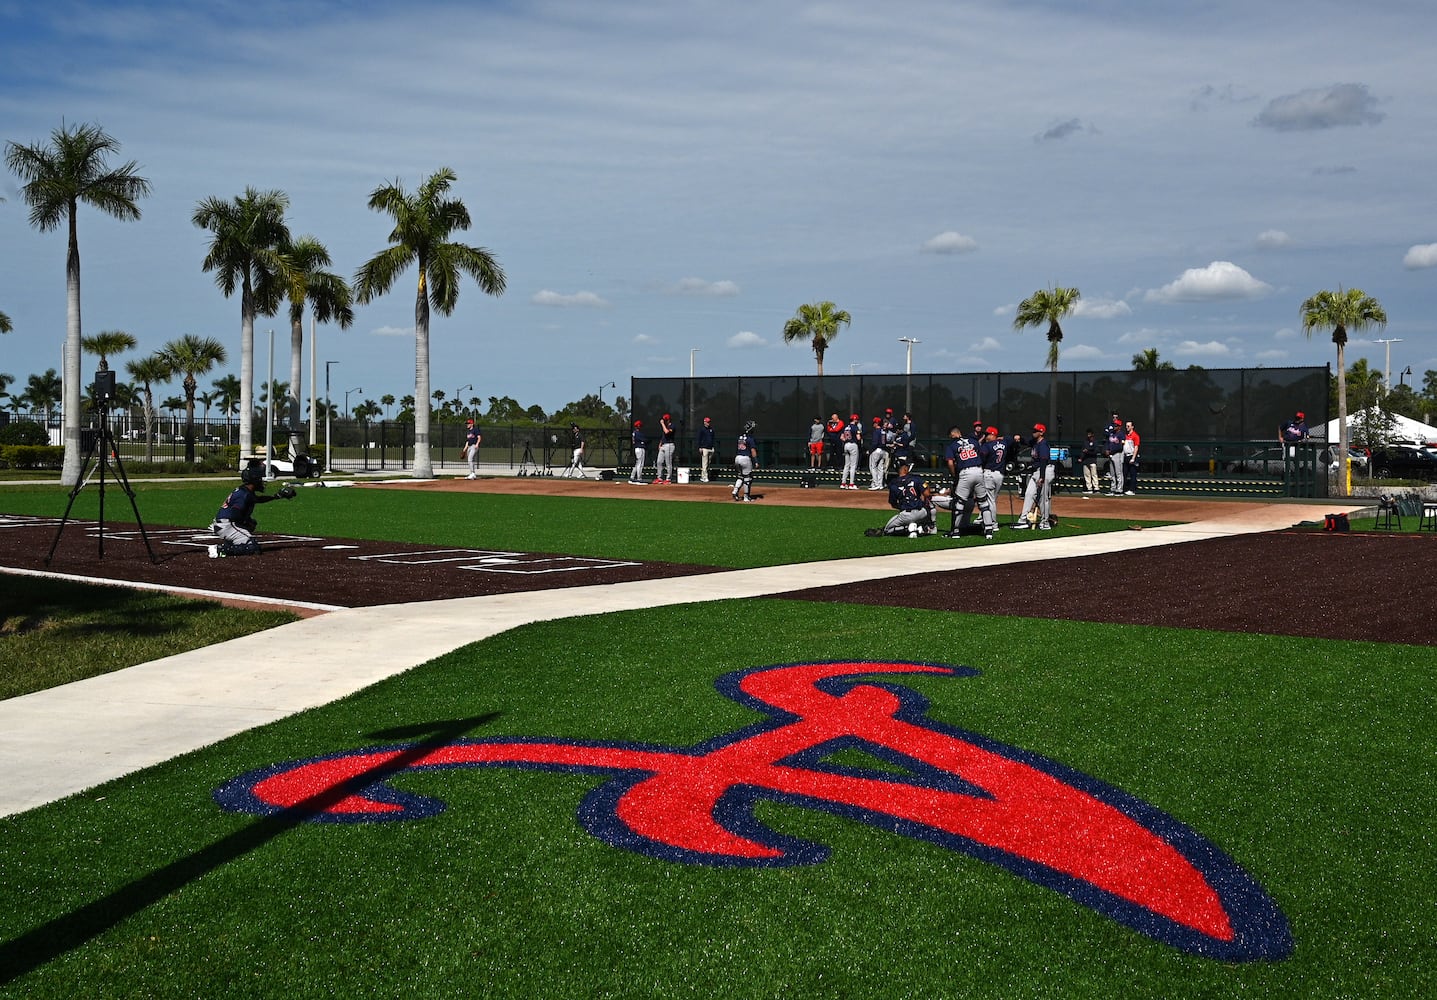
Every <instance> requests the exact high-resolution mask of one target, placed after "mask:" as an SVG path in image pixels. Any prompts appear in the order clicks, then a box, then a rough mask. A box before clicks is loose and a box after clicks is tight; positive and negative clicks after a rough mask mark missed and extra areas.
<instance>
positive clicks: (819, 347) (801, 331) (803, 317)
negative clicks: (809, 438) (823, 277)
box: [783, 302, 853, 413]
mask: <svg viewBox="0 0 1437 1000" xmlns="http://www.w3.org/2000/svg"><path fill="white" fill-rule="evenodd" d="M852 322H853V317H852V316H850V315H848V313H847V312H846V311H844V310H842V309H840V308H838V307H837V306H836V305H834V304H833V303H832V302H815V303H807V304H805V305H801V306H799V307H798V312H796V313H794V315H793V318H792V319H790V320H789V321H788V322H787V323H785V324H783V342H784V343H785V344H792V343H793V342H794V341H807V342H808V344H809V346H811V347H812V348H813V357H814V359H815V360H816V361H817V362H818V390H817V392H818V412H820V413H822V412H823V409H824V406H823V356H824V355H825V354H826V353H828V345H829V344H832V343H833V341H834V338H836V337H837V336H838V334H839V332H840V331H841V330H842V329H843V328H844V327H845V326H848V325H849V324H850V323H852Z"/></svg>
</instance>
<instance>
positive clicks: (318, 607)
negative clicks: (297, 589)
mask: <svg viewBox="0 0 1437 1000" xmlns="http://www.w3.org/2000/svg"><path fill="white" fill-rule="evenodd" d="M0 573H7V574H10V575H13V576H38V577H44V578H45V579H47V580H65V581H67V582H70V583H88V584H95V585H97V586H102V587H104V586H109V587H129V588H130V589H131V590H157V591H161V592H163V593H166V594H183V595H186V596H193V597H208V598H211V599H213V600H220V601H247V602H249V603H251V604H278V605H281V606H283V607H289V608H305V609H306V610H310V611H347V610H349V609H348V608H347V607H346V606H345V605H343V604H312V603H310V602H309V601H288V600H285V599H284V598H281V597H251V596H249V595H247V594H236V593H234V592H232V591H228V590H200V589H198V588H196V587H177V586H173V585H171V584H161V583H142V582H140V581H137V580H111V579H107V578H103V577H95V576H72V575H71V574H69V573H47V572H43V571H41V570H35V569H10V568H8V567H7V568H4V569H0Z"/></svg>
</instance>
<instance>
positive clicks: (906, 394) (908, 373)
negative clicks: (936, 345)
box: [898, 337, 923, 413]
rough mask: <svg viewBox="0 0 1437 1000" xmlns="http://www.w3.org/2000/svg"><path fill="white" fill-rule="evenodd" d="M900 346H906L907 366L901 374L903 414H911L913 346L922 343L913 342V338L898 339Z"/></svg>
mask: <svg viewBox="0 0 1437 1000" xmlns="http://www.w3.org/2000/svg"><path fill="white" fill-rule="evenodd" d="M898 342H899V343H900V344H907V345H908V366H907V368H906V369H905V370H904V373H903V412H904V413H912V412H913V345H914V344H921V343H923V341H921V340H915V339H914V338H913V337H899V338H898Z"/></svg>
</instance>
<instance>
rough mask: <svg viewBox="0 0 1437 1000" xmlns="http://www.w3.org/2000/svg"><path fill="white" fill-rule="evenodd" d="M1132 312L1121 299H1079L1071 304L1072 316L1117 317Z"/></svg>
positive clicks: (1092, 317) (1128, 314) (1091, 317)
mask: <svg viewBox="0 0 1437 1000" xmlns="http://www.w3.org/2000/svg"><path fill="white" fill-rule="evenodd" d="M1132 314H1133V310H1132V309H1131V308H1129V306H1128V304H1127V303H1126V302H1124V301H1123V300H1122V299H1079V300H1078V302H1077V305H1075V306H1073V315H1074V316H1086V317H1087V318H1088V319H1117V318H1118V317H1119V316H1131V315H1132Z"/></svg>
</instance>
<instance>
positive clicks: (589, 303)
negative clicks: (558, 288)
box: [529, 288, 609, 309]
mask: <svg viewBox="0 0 1437 1000" xmlns="http://www.w3.org/2000/svg"><path fill="white" fill-rule="evenodd" d="M529 301H530V302H532V303H534V305H536V306H559V307H561V308H566V309H567V308H572V307H579V308H584V309H605V308H607V307H608V305H609V303H607V302H605V301H604V300H603V299H602V298H600V297H599V296H597V295H595V294H594V293H593V292H575V293H574V294H572V295H564V294H562V293H560V292H551V291H549V289H547V288H546V289H544V290H543V291H539V292H535V293H534V297H533V298H531V299H530V300H529Z"/></svg>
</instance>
